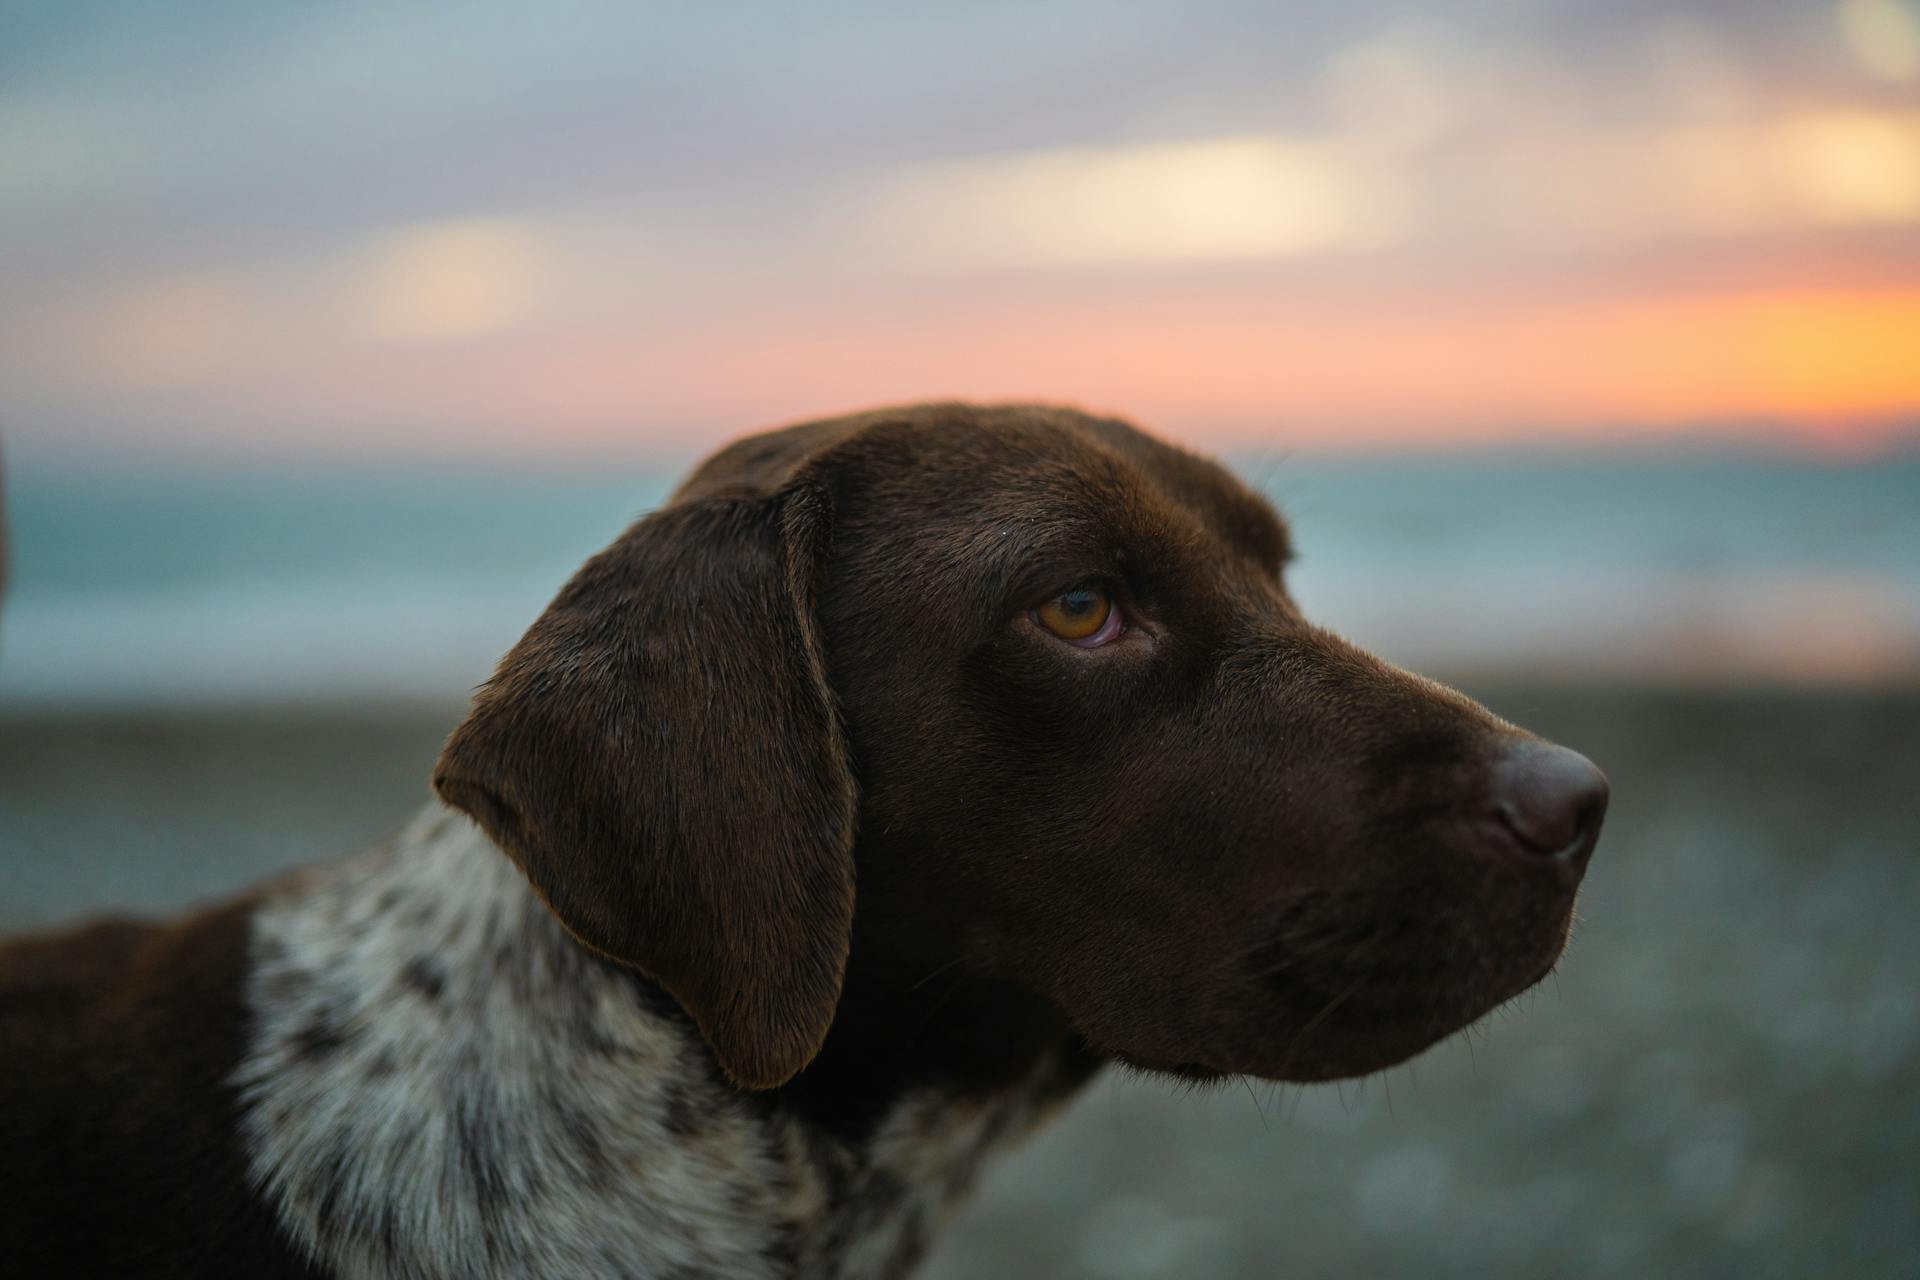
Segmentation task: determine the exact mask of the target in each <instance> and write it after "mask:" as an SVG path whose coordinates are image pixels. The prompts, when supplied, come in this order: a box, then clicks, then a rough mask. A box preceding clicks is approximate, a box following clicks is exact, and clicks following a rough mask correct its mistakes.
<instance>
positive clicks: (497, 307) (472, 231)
mask: <svg viewBox="0 0 1920 1280" xmlns="http://www.w3.org/2000/svg"><path fill="white" fill-rule="evenodd" d="M363 270H364V272H365V284H364V285H363V290H362V296H361V298H360V305H359V312H360V314H359V315H358V316H357V317H356V319H357V320H358V324H357V325H356V327H357V328H359V329H361V330H362V331H363V332H364V333H365V334H366V335H368V336H370V337H372V338H374V339H376V340H379V341H388V342H416V341H429V340H435V339H444V338H471V337H480V336H484V335H488V334H496V333H505V332H509V331H511V330H513V329H515V328H517V327H519V326H520V325H522V324H524V323H525V322H526V321H527V320H528V319H529V318H530V317H531V316H532V315H534V313H535V312H536V311H537V309H538V308H539V306H540V304H541V302H542V301H543V299H544V298H545V296H546V294H547V291H548V288H549V286H550V280H549V276H548V271H547V255H546V252H545V249H544V246H543V244H542V242H541V239H540V237H539V236H538V235H537V234H535V232H534V231H533V230H531V229H530V228H529V227H528V226H527V225H526V224H524V223H520V222H514V221H508V220H503V219H492V220H484V221H462V222H441V223H430V224H424V225H419V226H411V227H407V228H405V229H403V230H401V231H399V232H397V233H395V234H393V235H391V236H389V237H387V238H386V240H385V241H384V242H383V243H382V244H381V245H380V246H379V248H377V249H376V250H374V251H373V253H372V254H371V255H370V256H369V260H368V262H367V265H366V266H365V267H364V268H363Z"/></svg>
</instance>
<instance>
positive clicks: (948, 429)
mask: <svg viewBox="0 0 1920 1280" xmlns="http://www.w3.org/2000/svg"><path fill="white" fill-rule="evenodd" d="M809 468H811V469H813V470H814V471H816V472H819V473H823V474H824V475H825V476H826V477H827V478H829V479H830V480H839V481H843V482H846V483H847V484H848V485H849V487H851V488H853V489H856V490H858V491H859V492H858V494H857V498H858V500H859V501H858V505H860V506H862V507H864V508H866V510H867V512H868V514H869V515H877V516H879V517H881V518H883V519H885V520H886V521H887V522H888V523H889V524H892V525H893V526H894V527H895V528H896V529H898V530H900V531H902V532H907V533H911V532H914V531H918V532H920V533H923V534H931V532H932V531H933V530H934V529H935V528H946V529H952V528H953V527H954V526H955V525H971V526H974V527H977V528H992V529H997V530H1005V529H1007V528H1009V527H1025V528H1027V529H1029V530H1030V531H1032V532H1033V533H1035V534H1036V535H1038V534H1041V533H1044V532H1045V531H1047V530H1049V529H1050V530H1052V531H1054V532H1055V533H1056V534H1068V535H1072V536H1081V537H1086V536H1092V535H1094V534H1096V532H1097V533H1103V534H1105V535H1107V536H1112V537H1119V538H1123V539H1127V538H1130V539H1136V540H1140V541H1158V542H1166V541H1180V542H1187V541H1192V540H1194V539H1195V538H1196V537H1198V538H1199V539H1201V540H1205V541H1214V540H1217V541H1218V542H1220V543H1223V544H1225V545H1226V546H1228V547H1231V548H1232V549H1233V550H1235V551H1237V552H1238V553H1240V554H1242V555H1246V556H1250V557H1251V558H1253V559H1255V560H1257V561H1258V562H1260V563H1261V564H1262V565H1264V566H1266V567H1267V568H1268V569H1269V570H1277V569H1278V568H1279V567H1280V566H1281V565H1282V564H1284V563H1285V562H1286V560H1287V559H1288V558H1289V556H1290V554H1291V552H1290V544H1289V539H1288V534H1287V529H1286V526H1285V524H1284V522H1283V521H1282V520H1281V519H1280V518H1279V516H1278V515H1277V514H1276V513H1275V512H1274V510H1273V508H1272V507H1271V506H1269V505H1268V504H1267V503H1266V502H1265V501H1264V500H1262V499H1261V498H1260V497H1258V496H1257V495H1255V494H1254V493H1253V492H1252V491H1251V490H1249V489H1248V488H1247V487H1246V486H1245V485H1243V484H1241V483H1240V482H1239V481H1238V480H1237V479H1235V478H1234V477H1233V476H1232V475H1231V474H1230V473H1229V472H1227V471H1226V470H1225V469H1224V468H1222V467H1221V466H1219V465H1218V464H1216V463H1214V462H1212V461H1210V460H1208V459H1205V458H1201V457H1199V456H1196V455H1194V454H1191V453H1188V452H1186V451H1185V450H1183V449H1180V448H1177V447H1175V446H1173V445H1171V444H1168V443H1166V442H1165V441H1162V440H1159V439H1156V438H1155V437H1153V436H1151V435H1149V434H1147V433H1146V432H1144V431H1141V430H1140V429H1139V428H1137V427H1134V426H1132V425H1131V424H1129V423H1126V422H1122V421H1119V420H1117V419H1112V418H1099V417H1094V416H1092V415H1090V414H1085V413H1081V412H1078V411H1076V410H1071V409H1061V408H1054V407H1052V406H1042V405H1008V406H992V407H982V406H974V405H964V404H935V405H916V406H911V407H908V408H904V409H882V410H876V411H874V412H871V413H865V414H858V415H854V416H851V417H845V418H834V419H827V420H823V421H819V422H809V423H802V424H800V425H798V426H793V427H787V428H783V429H780V430H775V431H768V432H762V433H760V434H758V435H754V436H749V437H746V438H745V439H743V440H740V441H737V442H735V443H734V444H732V445H729V446H728V447H727V448H725V449H723V450H721V451H720V452H719V453H717V454H715V455H714V456H713V457H712V458H710V459H709V460H708V461H707V462H706V463H704V464H703V465H702V466H701V467H700V468H699V469H698V470H697V471H695V473H694V474H693V475H692V476H691V477H689V479H688V480H687V482H686V484H684V485H683V486H682V487H681V489H680V491H679V494H678V495H676V496H677V497H678V498H682V499H684V498H694V497H702V496H707V495H710V494H714V493H720V492H726V491H734V492H740V491H746V492H761V493H764V492H769V491H771V490H773V489H776V488H778V487H779V486H780V485H782V484H784V483H786V482H788V481H789V480H790V479H791V478H792V477H794V476H795V475H797V474H800V473H801V472H802V471H804V470H806V469H809Z"/></svg>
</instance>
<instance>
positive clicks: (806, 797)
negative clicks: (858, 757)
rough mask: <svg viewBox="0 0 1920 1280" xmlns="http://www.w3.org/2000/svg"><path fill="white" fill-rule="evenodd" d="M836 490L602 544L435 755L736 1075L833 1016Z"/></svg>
mask: <svg viewBox="0 0 1920 1280" xmlns="http://www.w3.org/2000/svg"><path fill="white" fill-rule="evenodd" d="M824 506H825V501H824V499H823V498H822V497H821V496H820V495H818V494H816V493H814V492H812V491H811V490H808V489H806V488H804V487H801V488H793V489H788V490H786V491H783V492H777V493H774V494H772V495H771V496H755V497H740V496H718V497H705V498H700V499H697V500H691V501H683V502H681V503H679V504H676V505H673V506H669V507H667V508H665V509H663V510H661V511H659V512H656V513H655V514H653V515H651V516H648V517H646V518H645V519H643V520H640V521H639V522H638V523H636V524H634V525H633V526H632V527H631V528H629V529H628V530H627V531H626V533H624V534H623V535H622V536H621V537H620V538H619V540H618V541H616V542H615V543H614V544H613V545H612V546H611V547H609V548H607V550H605V551H603V552H601V553H600V554H599V555H597V556H595V557H594V558H593V559H592V560H589V561H588V562H587V563H586V565H585V566H584V567H582V568H581V570H580V571H579V573H577V574H575V575H574V577H573V580H572V581H571V582H569V583H568V584H567V585H566V587H565V588H564V589H563V590H562V591H561V592H560V594H559V595H558V596H557V597H556V598H555V599H554V601H553V603H552V604H551V605H549V606H548V607H547V610H546V612H545V613H544V614H542V615H541V616H540V618H539V619H538V620H537V621H536V622H535V623H534V624H533V626H532V627H531V628H530V629H529V630H528V631H527V633H526V635H525V636H524V637H522V638H521V640H520V642H519V643H518V644H517V645H515V646H514V647H513V649H512V651H511V652H509V653H508V654H507V656H506V657H505V658H504V659H503V660H502V661H501V663H500V667H499V670H498V671H497V672H496V673H495V675H494V677H493V679H492V680H491V681H490V682H489V683H488V684H487V685H485V686H484V687H483V688H482V690H481V691H480V693H479V695H478V696H477V698H476V699H475V703H474V707H473V711H472V713H471V714H470V715H469V716H468V717H467V719H466V721H465V723H463V724H462V725H461V726H460V727H459V728H458V729H457V730H455V731H454V733H453V735H452V737H451V738H449V739H448V741H447V744H446V747H445V749H444V750H443V751H442V753H441V756H440V762H439V764H438V766H437V767H436V768H435V770H434V779H433V781H434V787H435V789H436V790H437V791H438V792H439V794H440V796H441V797H442V798H443V799H444V800H446V801H447V803H449V804H451V805H454V806H455V807H457V808H459V809H462V810H465V811H466V812H467V813H468V814H469V815H471V816H472V817H473V818H474V819H475V820H476V821H477V822H479V824H480V825H481V827H482V828H484V829H485V830H486V832H487V834H488V835H490V836H492V837H493V839H494V841H495V843H497V844H498V845H500V847H501V848H502V849H504V850H506V852H507V853H508V854H509V855H510V856H511V857H512V858H513V860H514V861H515V862H516V863H518V864H519V866H520V869H521V870H522V871H524V872H525V873H526V876H527V879H528V880H529V881H531V882H532V884H533V887H534V889H535V890H536V891H537V892H538V893H539V894H540V896H541V897H542V898H543V899H545V901H546V903H547V905H548V906H549V907H551V908H552V910H553V913H554V914H555V915H556V916H558V917H559V919H560V922H561V923H562V924H563V925H565V926H566V928H567V930H568V931H569V932H570V933H572V934H573V935H574V936H575V937H576V938H578V939H579V940H580V941H581V942H583V943H585V944H586V945H587V946H589V947H591V948H593V949H594V950H595V951H598V952H601V953H603V954H605V955H607V956H610V957H612V958H613V959H615V960H618V961H621V962H623V963H625V964H628V965H631V966H633V967H634V968H636V969H639V970H640V971H641V972H643V973H645V974H646V975H647V976H649V977H650V978H652V979H654V980H655V981H657V982H658V983H659V984H660V985H661V986H663V987H665V988H666V989H667V990H668V991H669V992H670V993H672V995H673V996H674V997H675V998H676V999H677V1000H679V1002H680V1003H681V1004H682V1005H683V1006H684V1007H685V1008H686V1010H687V1012H688V1013H689V1014H690V1015H692V1017H693V1019H694V1021H695V1022H696V1023H697V1024H698V1025H699V1028H700V1032H701V1034H702V1035H703V1036H704V1037H705V1039H706V1041H707V1044H708V1045H709V1046H710V1047H711V1048H712V1050H713V1052H714V1055H715V1056H716V1057H717V1058H718V1059H719V1061H720V1064H721V1066H722V1067H723V1068H724V1069H725V1070H726V1072H727V1074H728V1075H729V1076H730V1077H731V1078H732V1079H733V1080H734V1082H735V1083H737V1084H739V1085H741V1086H743V1087H745V1088H749V1089H768V1088H772V1087H774V1086H776V1085H779V1084H782V1083H784V1082H785V1081H786V1080H788V1079H789V1078H791V1077H792V1076H793V1074H794V1073H795V1072H797V1071H799V1070H800V1069H801V1068H802V1067H804V1066H805V1065H806V1064H807V1063H808V1062H809V1061H810V1060H811V1059H812V1058H813V1056H814V1054H815V1053H817V1052H818V1051H819V1048H820V1045H821V1042H822V1041H823V1040H824V1039H825V1038H826V1034H827V1028H828V1026H829V1025H831V1023H832V1021H833V1015H834V1009H835V1007H836V1005H837V1004H838V1002H839V997H840V985H841V980H842V978H843V976H844V974H845V970H846V962H847V949H848V946H849V942H850V938H851V930H852V923H853V892H854V888H853V824H854V783H853V777H852V773H851V771H850V769H849V766H848V762H847V749H846V745H845V740H844V734H843V732H842V730H841V727H840V724H839V718H838V712H837V710H836V707H835V704H834V701H833V697H832V694H831V693H830V691H829V690H828V687H827V682H826V674H825V670H824V667H823V664H822V657H821V652H820V643H819V637H818V635H817V632H816V627H815V623H814V611H813V605H814V600H813V597H814V583H815V577H816V573H815V569H816V564H817V562H818V560H819V558H820V545H821V538H822V537H823V533H822V530H823V529H824V527H825V522H826V521H825V512H824Z"/></svg>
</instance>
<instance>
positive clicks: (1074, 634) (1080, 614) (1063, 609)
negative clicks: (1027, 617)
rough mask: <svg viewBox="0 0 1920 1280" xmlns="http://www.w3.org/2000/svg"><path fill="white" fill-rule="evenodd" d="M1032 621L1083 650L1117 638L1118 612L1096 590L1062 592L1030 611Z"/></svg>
mask: <svg viewBox="0 0 1920 1280" xmlns="http://www.w3.org/2000/svg"><path fill="white" fill-rule="evenodd" d="M1033 620H1034V621H1035V622H1037V623H1039V624H1040V625H1041V626H1043V627H1045V628H1046V629H1047V630H1049V631H1051V632H1053V634H1054V635H1056V636H1059V637H1060V638H1061V639H1062V640H1065V641H1066V642H1067V643H1069V644H1077V645H1079V646H1080V647H1082V648H1084V649H1091V648H1093V647H1094V646H1095V645H1101V644H1105V643H1106V642H1107V641H1109V640H1111V639H1113V638H1114V636H1116V635H1118V634H1120V611H1119V610H1118V609H1116V608H1114V604H1113V597H1112V595H1110V594H1108V593H1107V592H1106V591H1103V590H1101V589H1100V588H1099V587H1075V588H1074V589H1073V590H1071V591H1063V592H1061V593H1060V594H1059V595H1057V596H1055V597H1054V598H1053V599H1051V600H1049V601H1047V602H1046V603H1045V604H1043V605H1041V606H1040V607H1039V608H1037V609H1035V610H1034V611H1033Z"/></svg>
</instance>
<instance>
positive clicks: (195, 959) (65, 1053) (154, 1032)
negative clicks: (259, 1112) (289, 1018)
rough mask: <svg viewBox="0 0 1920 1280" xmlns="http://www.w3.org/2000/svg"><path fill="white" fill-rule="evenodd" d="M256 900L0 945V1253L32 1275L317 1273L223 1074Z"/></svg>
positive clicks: (235, 1049) (229, 1060)
mask: <svg viewBox="0 0 1920 1280" xmlns="http://www.w3.org/2000/svg"><path fill="white" fill-rule="evenodd" d="M257 908H258V902H257V900H256V899H254V898H242V899H237V900H234V901H231V902H228V903H225V904H222V905H220V906H217V907H214V908H211V909H208V910H205V911H201V912H198V913H196V914H194V915H191V916H188V917H185V918H184V919H180V920H177V921H172V922H168V923H165V924H158V923H149V922H143V921H135V920H126V919H112V920H101V921H96V922H92V923H89V924H85V925H81V926H78V927H75V928H70V929H66V930H62V931H59V932H54V933H46V934H40V935H35V936H29V937H25V938H20V939H16V940H13V941H10V942H8V943H7V944H5V945H4V946H0V1047H3V1051H0V1150H4V1151H5V1152H6V1156H5V1159H4V1161H0V1255H4V1256H6V1257H9V1258H11V1259H24V1260H29V1261H30V1262H32V1263H33V1264H35V1265H36V1266H38V1267H39V1268H40V1270H39V1271H37V1272H35V1274H42V1273H44V1274H75V1275H78V1274H125V1273H128V1272H129V1271H130V1270H138V1269H141V1268H148V1269H152V1268H162V1269H164V1268H169V1267H171V1268H184V1272H183V1273H191V1274H198V1275H215V1276H218V1275H241V1274H245V1275H258V1276H280V1275H285V1276H304V1275H311V1274H315V1273H314V1272H312V1271H311V1270H310V1269H309V1268H308V1267H307V1266H306V1265H305V1264H304V1263H303V1262H302V1261H301V1259H300V1258H299V1257H298V1256H297V1255H296V1253H295V1252H294V1251H293V1250H292V1249H290V1248H288V1247H287V1246H286V1244H285V1243H283V1237H282V1235H281V1233H280V1232H279V1230H278V1227H277V1226H276V1224H275V1222H274V1220H273V1215H272V1214H271V1212H270V1211H269V1210H268V1208H267V1207H266V1206H265V1204H264V1203H263V1202H261V1201H260V1200H259V1198H258V1197H257V1196H256V1195H255V1194H254V1193H253V1192H252V1191H251V1189H250V1187H249V1181H248V1172H247V1168H246V1160H245V1157H244V1154H243V1151H242V1149H241V1141H240V1134H239V1116H240V1110H241V1106H240V1101H239V1097H238V1093H237V1091H236V1090H235V1088H234V1087H233V1086H232V1085H231V1083H229V1076H230V1075H231V1073H232V1071H233V1067H234V1065H235V1063H237V1062H238V1061H239V1060H240V1057H241V1053H242V1048H243V1042H244V1040H245V1034H246V1033H245V1024H246V1015H245V1010H244V1001H243V991H242V982H243V977H244V974H245V970H246V967H247V965H248V955H249V950H250V935H251V930H252V923H253V918H254V913H255V911H256V910H257Z"/></svg>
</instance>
